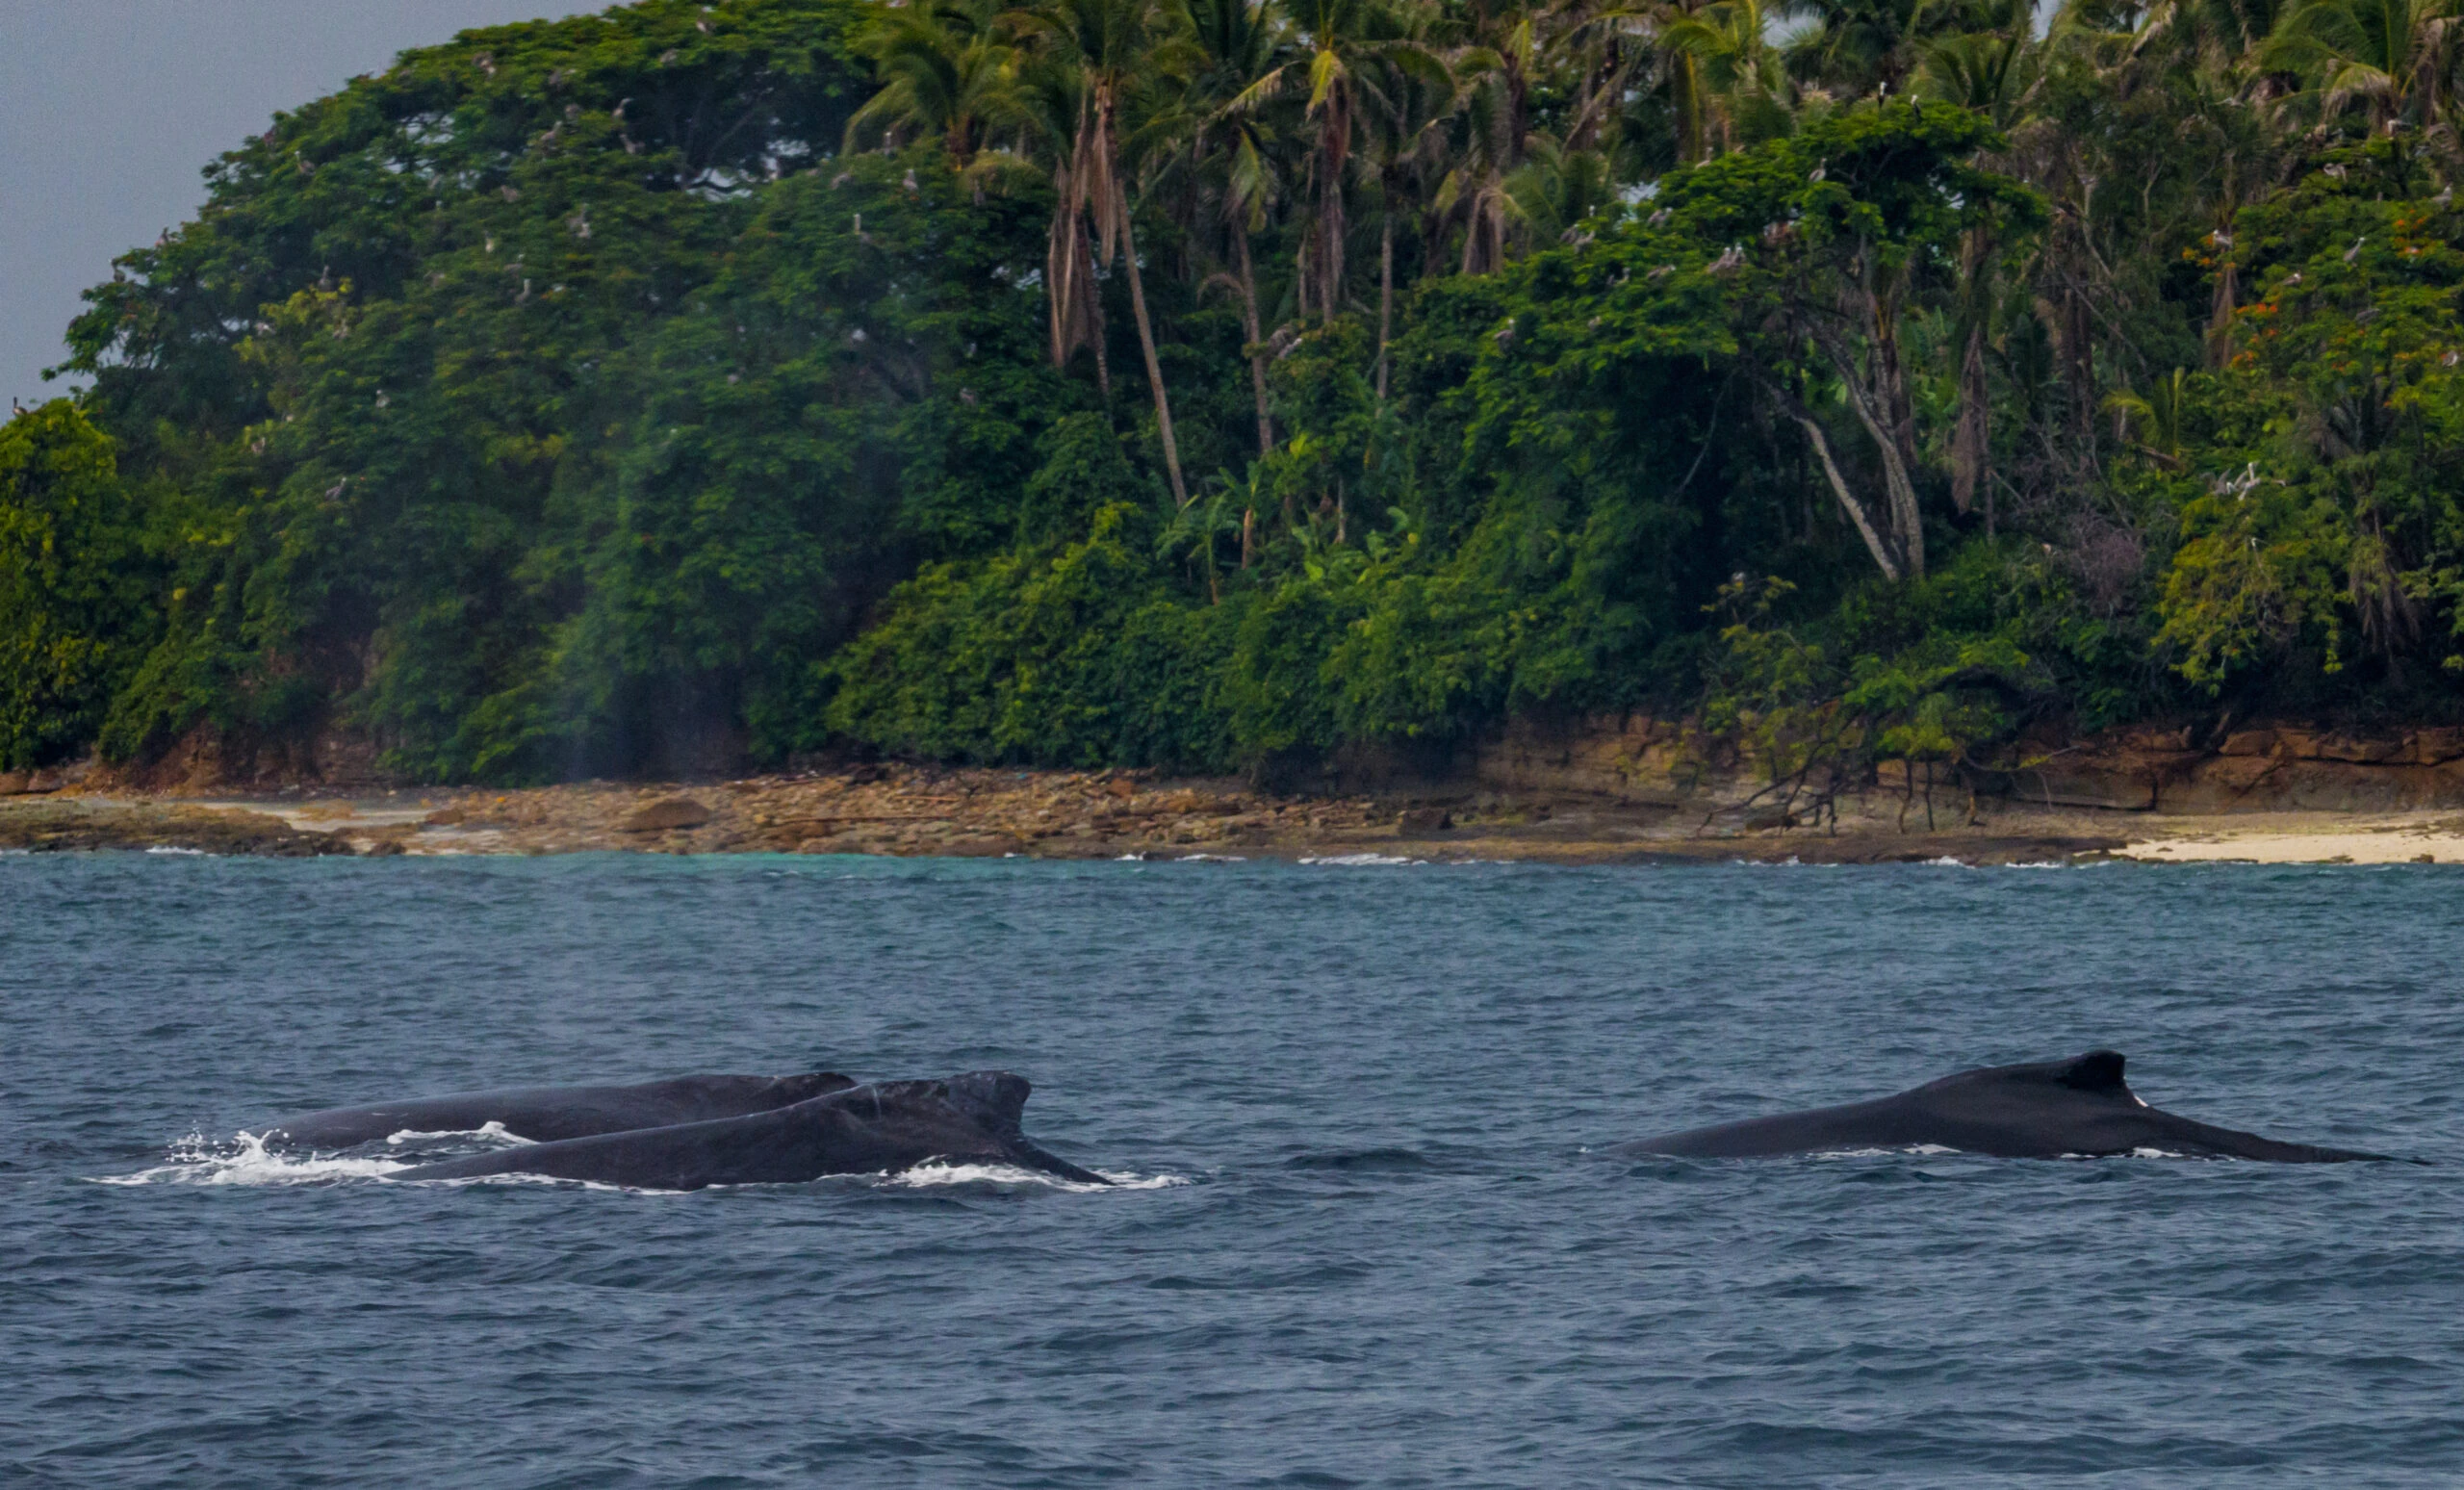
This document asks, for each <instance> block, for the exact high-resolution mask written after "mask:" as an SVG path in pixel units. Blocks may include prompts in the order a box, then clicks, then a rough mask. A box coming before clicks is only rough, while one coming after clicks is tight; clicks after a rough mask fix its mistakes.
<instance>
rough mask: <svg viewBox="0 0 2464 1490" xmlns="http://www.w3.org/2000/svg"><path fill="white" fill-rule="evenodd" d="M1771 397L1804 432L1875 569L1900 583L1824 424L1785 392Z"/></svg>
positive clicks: (1891, 557) (1887, 548) (1886, 548)
mask: <svg viewBox="0 0 2464 1490" xmlns="http://www.w3.org/2000/svg"><path fill="white" fill-rule="evenodd" d="M1771 396H1772V398H1773V399H1774V400H1775V401H1776V402H1778V403H1779V405H1780V406H1781V408H1782V409H1784V411H1786V413H1787V415H1788V417H1789V418H1790V419H1793V420H1795V421H1796V422H1797V427H1799V428H1800V429H1803V430H1804V431H1805V435H1806V444H1808V445H1809V446H1811V447H1812V448H1813V453H1814V458H1815V459H1816V460H1818V461H1820V462H1822V475H1823V477H1824V479H1826V480H1828V481H1829V482H1830V483H1831V490H1832V494H1833V495H1834V496H1835V497H1837V498H1838V499H1839V507H1840V510H1841V511H1843V512H1845V513H1847V514H1848V521H1850V522H1851V523H1854V524H1856V525H1857V532H1858V535H1859V536H1860V537H1861V538H1863V539H1864V540H1865V552H1867V553H1870V554H1872V555H1873V559H1874V567H1875V568H1877V569H1879V570H1881V571H1882V572H1883V578H1886V579H1890V580H1894V581H1895V580H1897V579H1898V578H1900V567H1899V563H1898V561H1897V559H1896V557H1895V556H1894V555H1893V553H1892V552H1891V548H1892V546H1891V544H1890V542H1889V540H1887V539H1886V538H1885V537H1884V535H1883V533H1882V531H1881V530H1880V529H1879V528H1878V527H1876V525H1875V523H1874V515H1873V514H1872V513H1871V512H1869V511H1867V510H1866V507H1865V504H1864V502H1862V501H1859V500H1858V497H1857V494H1856V493H1854V492H1852V491H1850V490H1849V489H1848V478H1847V477H1846V476H1844V475H1840V473H1839V462H1838V461H1836V460H1835V459H1833V458H1832V454H1831V437H1830V436H1829V435H1827V434H1825V433H1823V428H1822V421H1820V420H1818V419H1816V418H1814V415H1813V411H1812V410H1811V409H1809V408H1807V407H1806V406H1805V405H1804V404H1803V403H1802V402H1800V401H1798V400H1797V399H1796V398H1793V397H1791V396H1790V395H1789V394H1787V393H1786V392H1785V391H1784V390H1782V389H1779V388H1772V389H1771Z"/></svg>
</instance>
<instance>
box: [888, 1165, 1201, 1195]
mask: <svg viewBox="0 0 2464 1490" xmlns="http://www.w3.org/2000/svg"><path fill="white" fill-rule="evenodd" d="M1093 1172H1095V1173H1097V1174H1100V1175H1102V1176H1103V1177H1104V1178H1106V1179H1108V1180H1110V1181H1112V1183H1111V1184H1109V1185H1091V1184H1088V1183H1087V1182H1086V1181H1085V1180H1073V1179H1064V1178H1062V1177H1061V1176H1060V1175H1058V1174H1046V1173H1045V1172H1043V1171H1042V1170H1041V1169H1022V1168H1020V1167H1019V1166H1017V1165H1014V1164H919V1165H917V1166H916V1167H915V1168H914V1169H902V1170H901V1171H899V1172H898V1173H896V1174H885V1175H883V1176H881V1183H883V1184H885V1185H894V1186H899V1187H903V1188H906V1189H911V1190H930V1189H934V1188H937V1187H939V1186H943V1185H1041V1186H1044V1187H1045V1188H1047V1189H1051V1190H1065V1191H1068V1192H1070V1193H1071V1194H1073V1195H1103V1194H1106V1193H1107V1192H1110V1191H1116V1190H1170V1189H1172V1188H1173V1187H1174V1186H1178V1185H1186V1184H1188V1183H1189V1179H1188V1177H1187V1176H1185V1175H1179V1174H1131V1173H1127V1172H1120V1173H1116V1172H1114V1171H1112V1170H1110V1169H1097V1170H1094V1171H1093Z"/></svg>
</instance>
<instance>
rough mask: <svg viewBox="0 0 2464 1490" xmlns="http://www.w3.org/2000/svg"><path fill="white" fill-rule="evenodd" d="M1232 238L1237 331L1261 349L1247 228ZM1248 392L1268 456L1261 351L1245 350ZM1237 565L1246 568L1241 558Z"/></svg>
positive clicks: (1269, 427) (1270, 421)
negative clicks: (1237, 270) (1237, 262)
mask: <svg viewBox="0 0 2464 1490" xmlns="http://www.w3.org/2000/svg"><path fill="white" fill-rule="evenodd" d="M1232 241H1233V243H1234V244H1236V245H1238V247H1239V248H1240V251H1241V332H1242V334H1243V335H1244V336H1245V337H1246V338H1247V339H1248V343H1249V346H1250V347H1252V348H1261V347H1263V346H1264V344H1265V342H1266V330H1265V328H1264V327H1263V326H1261V325H1260V324H1259V323H1258V276H1257V270H1255V269H1254V268H1253V267H1252V266H1251V263H1250V260H1249V233H1248V230H1247V229H1246V228H1236V229H1235V230H1234V233H1233V239H1232ZM1249 391H1250V392H1251V393H1253V394H1255V395H1256V396H1257V399H1258V453H1259V454H1260V455H1271V454H1273V453H1274V416H1273V414H1272V413H1271V412H1270V410H1269V409H1268V407H1267V357H1266V353H1265V351H1264V350H1252V351H1251V352H1250V353H1249ZM1247 542H1248V540H1247V538H1246V537H1245V536H1244V537H1243V539H1242V543H1243V545H1244V547H1243V550H1242V552H1243V553H1244V554H1245V553H1246V552H1248V551H1247V548H1246V544H1247ZM1241 567H1242V568H1244V569H1246V568H1247V567H1248V563H1247V560H1246V559H1245V558H1244V560H1243V561H1242V566H1241Z"/></svg>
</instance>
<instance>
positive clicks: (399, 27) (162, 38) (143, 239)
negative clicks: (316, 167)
mask: <svg viewBox="0 0 2464 1490" xmlns="http://www.w3.org/2000/svg"><path fill="white" fill-rule="evenodd" d="M605 4H606V0H593V3H578V0H0V395H7V396H10V397H13V398H20V399H23V400H24V401H25V402H27V403H33V402H35V401H37V400H38V399H39V398H45V397H49V396H51V395H55V394H58V393H60V392H61V391H62V390H63V389H64V388H65V387H66V386H67V385H66V380H65V379H64V380H62V381H59V382H53V383H45V382H43V381H42V380H41V378H40V377H39V376H38V375H37V374H38V373H39V370H40V369H42V368H45V367H49V366H52V365H54V364H57V363H59V362H60V361H61V360H63V359H64V357H66V356H67V352H66V350H65V349H64V347H62V346H61V333H62V332H63V331H64V330H65V329H66V328H67V325H68V321H69V318H70V317H72V316H74V315H76V314H77V312H78V310H79V309H80V304H79V301H78V298H77V294H78V292H79V291H81V290H83V289H85V288H86V287H87V286H89V285H92V284H95V283H98V282H99V281H102V280H106V279H109V278H110V277H111V273H112V259H113V257H114V256H115V255H116V254H119V253H122V252H125V251H126V250H128V249H129V248H132V247H135V246H136V245H138V244H147V243H151V242H153V241H154V238H155V235H157V234H159V233H161V232H162V231H163V230H164V229H165V228H167V227H170V226H171V225H173V224H175V223H178V222H181V221H185V220H186V219H187V218H189V217H190V216H192V214H193V213H194V212H195V211H196V209H197V207H198V206H199V205H200V204H201V203H202V202H203V201H204V200H205V184H204V182H203V181H202V180H201V179H200V177H199V175H198V172H200V171H201V170H203V169H204V167H205V165H206V163H207V162H208V161H211V160H213V159H214V158H215V157H216V156H218V155H219V154H221V153H222V152H223V151H225V150H227V149H230V148H231V147H232V146H234V145H236V144H238V143H239V141H240V139H241V137H242V136H244V135H252V134H259V133H262V132H263V131H264V130H265V127H266V124H267V122H268V121H269V119H270V118H271V117H272V116H273V114H274V111H275V110H277V109H289V108H294V107H296V106H297V105H299V104H302V103H305V102H307V101H308V100H309V99H312V98H315V97H318V96H320V95H321V94H324V93H329V92H332V91H333V90H335V89H337V88H340V87H341V86H342V85H343V84H344V83H346V82H347V81H348V80H349V79H350V78H351V77H352V76H354V75H356V74H358V73H362V72H376V71H380V70H382V69H383V68H384V67H385V65H386V64H388V63H390V62H391V61H392V60H393V57H394V54H395V53H397V52H398V51H401V50H402V49H403V48H405V47H411V46H422V45H425V44H427V43H430V42H435V41H443V40H446V39H449V38H450V37H451V36H452V35H453V34H454V33H455V32H457V31H460V30H462V29H464V28H465V27H470V26H486V25H495V24H499V23H501V22H504V21H512V20H527V19H529V18H531V17H533V16H538V15H570V14H573V13H576V12H579V11H596V10H601V9H603V8H604V7H605Z"/></svg>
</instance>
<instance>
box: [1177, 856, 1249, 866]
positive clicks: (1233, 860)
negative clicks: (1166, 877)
mask: <svg viewBox="0 0 2464 1490" xmlns="http://www.w3.org/2000/svg"><path fill="white" fill-rule="evenodd" d="M1172 862H1173V863H1176V864H1245V863H1247V862H1248V860H1247V859H1246V858H1245V857H1243V856H1242V855H1239V854H1180V855H1176V856H1174V858H1173V859H1172Z"/></svg>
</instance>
